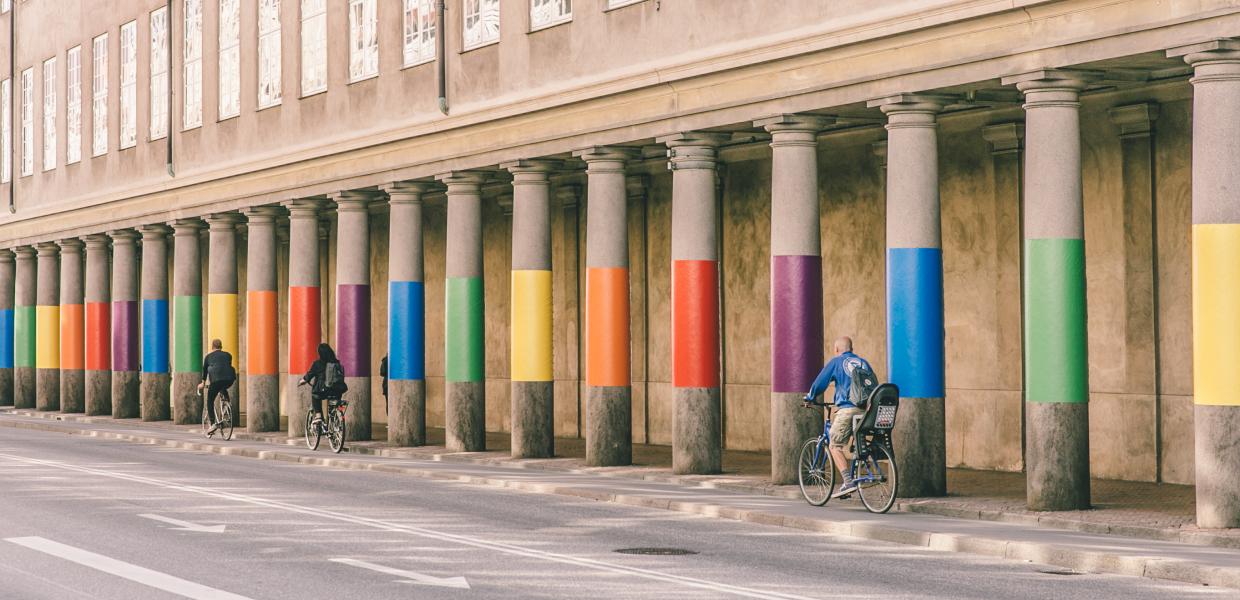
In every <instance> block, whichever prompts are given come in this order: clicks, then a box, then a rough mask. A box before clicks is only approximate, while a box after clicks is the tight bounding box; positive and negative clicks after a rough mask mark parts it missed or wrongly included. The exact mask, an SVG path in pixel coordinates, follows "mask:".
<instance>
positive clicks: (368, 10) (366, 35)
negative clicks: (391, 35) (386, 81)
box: [347, 0, 379, 84]
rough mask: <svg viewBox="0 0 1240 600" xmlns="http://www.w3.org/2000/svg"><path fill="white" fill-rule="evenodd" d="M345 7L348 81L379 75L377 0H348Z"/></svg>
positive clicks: (363, 79)
mask: <svg viewBox="0 0 1240 600" xmlns="http://www.w3.org/2000/svg"><path fill="white" fill-rule="evenodd" d="M347 9H348V13H349V19H348V21H349V23H348V24H349V83H350V84H353V83H357V82H359V81H366V80H367V79H373V78H375V77H378V76H379V3H378V0H349V3H348V5H347ZM359 13H360V15H359ZM359 18H360V19H361V22H358V19H359Z"/></svg>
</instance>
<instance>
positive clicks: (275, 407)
mask: <svg viewBox="0 0 1240 600" xmlns="http://www.w3.org/2000/svg"><path fill="white" fill-rule="evenodd" d="M350 387H352V386H350ZM245 404H246V408H247V409H248V410H247V411H246V413H245V429H246V431H249V432H250V433H263V432H267V431H279V430H280V376H279V375H247V376H246V378H245ZM367 439H369V438H367Z"/></svg>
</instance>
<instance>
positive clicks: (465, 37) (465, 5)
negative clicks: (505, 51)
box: [461, 0, 503, 52]
mask: <svg viewBox="0 0 1240 600" xmlns="http://www.w3.org/2000/svg"><path fill="white" fill-rule="evenodd" d="M474 2H477V5H476V6H477V12H474V13H472V16H473V17H474V18H476V19H478V28H479V30H480V31H481V30H482V28H483V26H484V24H483V22H482V15H483V12H484V11H483V3H490V2H492V0H462V5H461V52H468V51H470V50H477V49H478V48H484V47H486V46H490V45H491V44H498V43H499V39H500V37H501V36H502V35H503V29H502V25H503V12H502V11H501V10H500V9H501V2H500V1H499V0H494V4H495V11H496V15H495V20H496V25H495V38H494V39H488V38H487V37H486V36H485V35H482V33H479V35H478V39H477V40H476V41H474V42H470V41H469V19H470V17H471V12H470V6H471V5H473V3H474Z"/></svg>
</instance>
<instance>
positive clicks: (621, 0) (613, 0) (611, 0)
mask: <svg viewBox="0 0 1240 600" xmlns="http://www.w3.org/2000/svg"><path fill="white" fill-rule="evenodd" d="M641 1H642V0H607V8H609V9H611V8H620V7H621V6H628V5H630V4H637V3H638V2H641Z"/></svg>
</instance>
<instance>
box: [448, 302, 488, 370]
mask: <svg viewBox="0 0 1240 600" xmlns="http://www.w3.org/2000/svg"><path fill="white" fill-rule="evenodd" d="M444 304H445V305H446V311H445V312H446V315H447V316H446V321H445V323H444V325H445V329H444V338H445V339H444V350H445V353H446V359H447V360H446V362H447V364H446V366H445V371H446V373H445V375H446V378H447V380H448V381H456V382H467V381H482V377H483V358H484V355H483V339H484V337H485V336H484V330H483V328H482V278H480V277H453V278H449V279H448V281H447V292H446V296H445V298H444Z"/></svg>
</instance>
